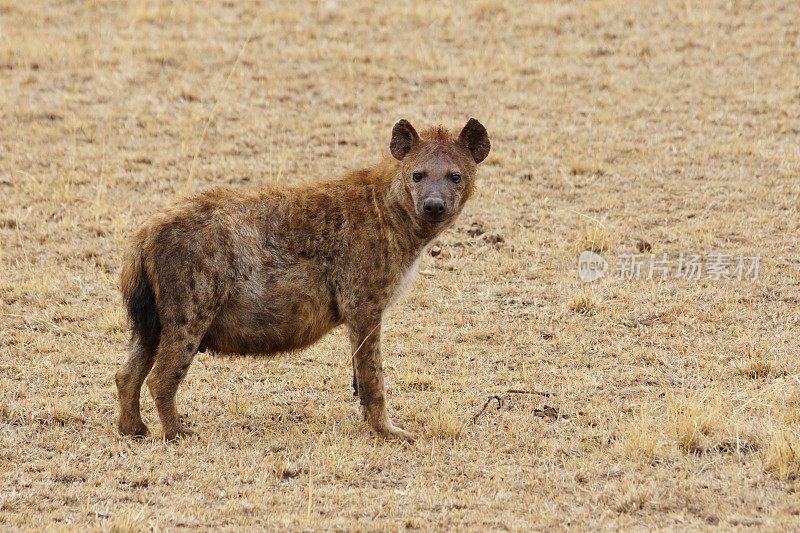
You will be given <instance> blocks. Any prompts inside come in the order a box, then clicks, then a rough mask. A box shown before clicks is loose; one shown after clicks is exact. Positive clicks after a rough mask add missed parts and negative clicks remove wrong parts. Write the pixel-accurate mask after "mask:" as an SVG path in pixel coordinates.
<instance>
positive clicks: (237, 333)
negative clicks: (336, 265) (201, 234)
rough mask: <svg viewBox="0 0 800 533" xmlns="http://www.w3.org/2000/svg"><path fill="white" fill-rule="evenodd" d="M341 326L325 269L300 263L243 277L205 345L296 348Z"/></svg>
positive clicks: (236, 349) (231, 349)
mask: <svg viewBox="0 0 800 533" xmlns="http://www.w3.org/2000/svg"><path fill="white" fill-rule="evenodd" d="M340 323H341V319H340V317H339V312H338V307H337V305H336V303H335V301H334V300H333V296H332V293H331V291H329V290H328V288H327V284H326V280H325V279H324V271H323V270H322V269H321V268H319V267H318V266H314V265H312V264H309V263H304V262H297V263H294V264H291V265H282V266H281V268H262V269H260V270H256V271H254V272H252V274H251V275H250V276H248V278H247V279H245V278H243V279H242V280H241V281H240V282H239V283H238V284H237V287H236V290H235V291H234V292H233V294H232V295H231V297H230V298H229V300H228V302H227V303H226V305H225V306H224V307H223V309H222V310H221V311H220V312H219V314H218V315H217V317H216V318H215V320H214V322H213V323H212V324H211V327H210V328H209V330H208V333H207V334H206V336H205V339H204V344H205V345H206V346H207V347H208V348H211V349H213V350H216V351H219V352H226V353H240V354H258V353H263V354H269V353H274V352H281V351H288V350H296V349H300V348H304V347H306V346H309V345H311V344H313V343H314V342H316V341H317V340H319V339H320V338H321V337H322V336H323V335H325V334H326V333H327V332H329V331H330V330H331V329H332V328H334V327H336V326H338V325H339V324H340Z"/></svg>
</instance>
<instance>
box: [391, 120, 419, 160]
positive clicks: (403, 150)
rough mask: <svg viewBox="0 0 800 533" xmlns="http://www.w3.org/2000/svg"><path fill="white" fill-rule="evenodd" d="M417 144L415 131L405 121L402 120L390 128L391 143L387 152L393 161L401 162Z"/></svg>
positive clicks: (417, 137) (417, 136) (417, 138)
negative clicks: (390, 154)
mask: <svg viewBox="0 0 800 533" xmlns="http://www.w3.org/2000/svg"><path fill="white" fill-rule="evenodd" d="M418 142H419V135H417V130H415V129H414V126H412V125H411V123H410V122H409V121H407V120H406V119H402V120H400V121H398V122H397V124H395V125H394V128H392V142H391V143H389V150H391V151H392V155H393V156H394V158H395V159H397V160H399V161H402V160H403V158H404V157H405V156H406V154H407V153H408V152H409V151H410V150H411V148H413V146H414V145H415V144H417V143H418Z"/></svg>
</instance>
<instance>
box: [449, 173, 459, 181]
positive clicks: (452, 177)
mask: <svg viewBox="0 0 800 533" xmlns="http://www.w3.org/2000/svg"><path fill="white" fill-rule="evenodd" d="M450 181H452V182H453V183H458V182H460V181H461V174H459V173H458V172H453V173H452V174H450Z"/></svg>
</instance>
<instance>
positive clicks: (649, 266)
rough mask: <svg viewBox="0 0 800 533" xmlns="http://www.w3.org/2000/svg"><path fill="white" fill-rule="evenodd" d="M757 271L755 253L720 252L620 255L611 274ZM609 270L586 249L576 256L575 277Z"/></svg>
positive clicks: (729, 276) (726, 276)
mask: <svg viewBox="0 0 800 533" xmlns="http://www.w3.org/2000/svg"><path fill="white" fill-rule="evenodd" d="M760 270H761V257H759V256H743V255H739V256H733V255H731V254H726V253H722V252H708V253H706V254H700V253H695V252H689V253H683V252H682V253H680V254H660V255H658V254H620V255H619V257H618V258H617V263H616V267H615V269H614V270H613V272H611V273H612V275H613V277H614V278H616V279H618V280H641V279H647V280H653V279H655V280H665V279H686V280H693V281H697V280H702V279H707V280H713V281H718V280H755V279H758V277H759V275H760ZM609 271H610V269H609V264H608V261H606V259H605V258H603V257H602V256H600V255H599V254H596V253H594V252H590V251H588V250H586V251H583V252H581V254H580V256H579V257H578V277H579V278H580V280H581V281H583V282H585V283H591V282H593V281H596V280H598V279H600V278H602V277H604V276H605V275H606V274H608V273H609Z"/></svg>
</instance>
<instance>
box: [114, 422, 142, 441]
mask: <svg viewBox="0 0 800 533" xmlns="http://www.w3.org/2000/svg"><path fill="white" fill-rule="evenodd" d="M117 427H118V429H119V432H120V433H121V434H123V435H128V436H130V437H139V438H142V437H147V436H148V435H150V430H149V429H147V426H146V425H145V424H144V422H142V421H141V420H139V421H134V420H123V419H120V421H119V423H118V424H117Z"/></svg>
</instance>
